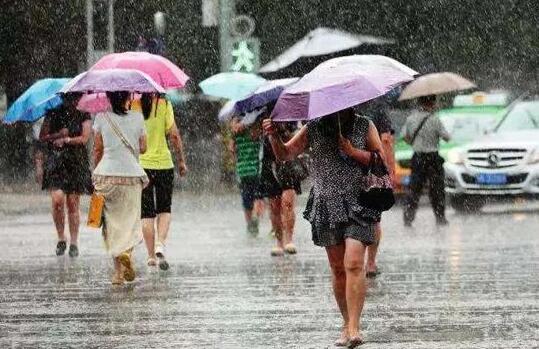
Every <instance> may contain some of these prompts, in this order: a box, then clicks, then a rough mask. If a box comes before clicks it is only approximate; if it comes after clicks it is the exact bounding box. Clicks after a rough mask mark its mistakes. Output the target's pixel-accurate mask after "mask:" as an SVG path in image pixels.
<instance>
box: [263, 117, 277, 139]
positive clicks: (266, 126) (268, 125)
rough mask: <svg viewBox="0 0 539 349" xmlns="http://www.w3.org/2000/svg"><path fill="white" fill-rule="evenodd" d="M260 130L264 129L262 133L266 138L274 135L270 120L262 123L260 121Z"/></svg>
mask: <svg viewBox="0 0 539 349" xmlns="http://www.w3.org/2000/svg"><path fill="white" fill-rule="evenodd" d="M262 128H263V129H264V133H265V134H266V135H268V136H271V135H273V134H275V131H276V130H275V125H274V124H273V121H272V120H271V119H264V121H262Z"/></svg>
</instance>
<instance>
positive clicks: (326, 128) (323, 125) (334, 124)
mask: <svg viewBox="0 0 539 349" xmlns="http://www.w3.org/2000/svg"><path fill="white" fill-rule="evenodd" d="M355 117H356V116H355V113H354V109H352V108H348V109H345V110H341V111H339V112H336V113H334V114H332V115H328V116H325V117H323V118H320V119H319V120H317V121H316V122H318V123H319V126H320V129H321V131H322V134H323V135H324V136H325V137H329V138H335V139H338V138H339V131H340V132H341V134H342V135H343V136H344V137H348V136H350V135H351V134H352V132H353V129H354V120H355Z"/></svg>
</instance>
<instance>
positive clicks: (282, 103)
mask: <svg viewBox="0 0 539 349" xmlns="http://www.w3.org/2000/svg"><path fill="white" fill-rule="evenodd" d="M412 79H413V78H412V77H411V76H410V75H408V74H405V73H403V72H400V71H398V70H394V69H390V68H387V67H377V68H376V69H373V68H371V67H367V68H365V67H364V68H360V67H357V69H350V66H349V65H337V66H328V67H322V68H319V69H315V70H313V71H312V72H310V73H309V74H307V75H305V76H304V77H303V78H301V79H300V80H299V81H298V82H297V83H295V84H293V85H292V86H290V87H288V88H286V89H285V90H284V91H283V93H282V94H281V96H280V97H279V100H278V101H277V104H276V105H275V108H274V109H273V112H272V115H271V116H272V118H273V119H274V120H275V121H298V120H313V119H316V118H319V117H322V116H325V115H329V114H333V113H335V112H338V111H340V110H343V109H346V108H350V107H353V106H355V105H358V104H361V103H364V102H367V101H369V100H372V99H375V98H377V97H380V96H382V95H384V94H386V93H387V92H389V91H390V90H392V89H393V88H394V87H395V86H397V85H399V84H401V83H404V82H407V81H411V80H412Z"/></svg>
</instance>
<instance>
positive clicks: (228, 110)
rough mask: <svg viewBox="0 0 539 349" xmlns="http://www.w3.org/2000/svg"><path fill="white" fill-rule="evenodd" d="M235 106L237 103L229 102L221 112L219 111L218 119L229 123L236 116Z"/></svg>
mask: <svg viewBox="0 0 539 349" xmlns="http://www.w3.org/2000/svg"><path fill="white" fill-rule="evenodd" d="M235 104H236V101H228V102H226V103H225V105H224V106H223V107H222V108H221V110H219V114H218V115H217V117H218V118H219V121H220V122H228V121H230V120H231V119H232V117H233V116H234V115H235V112H234V105H235Z"/></svg>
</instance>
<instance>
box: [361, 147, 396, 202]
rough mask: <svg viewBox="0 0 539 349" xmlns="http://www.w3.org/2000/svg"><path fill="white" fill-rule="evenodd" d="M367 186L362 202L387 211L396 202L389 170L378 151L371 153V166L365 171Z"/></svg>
mask: <svg viewBox="0 0 539 349" xmlns="http://www.w3.org/2000/svg"><path fill="white" fill-rule="evenodd" d="M364 175H365V187H364V191H363V192H362V193H361V196H360V200H361V204H362V205H363V206H365V207H367V208H370V209H373V210H376V211H380V212H382V211H387V210H389V209H390V208H391V207H393V205H394V204H395V195H394V193H393V185H392V184H391V178H390V177H389V171H388V170H387V167H386V165H385V163H384V161H383V160H382V157H381V156H380V154H379V153H378V152H372V153H371V160H370V162H369V166H368V167H367V170H366V171H365V173H364Z"/></svg>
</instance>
